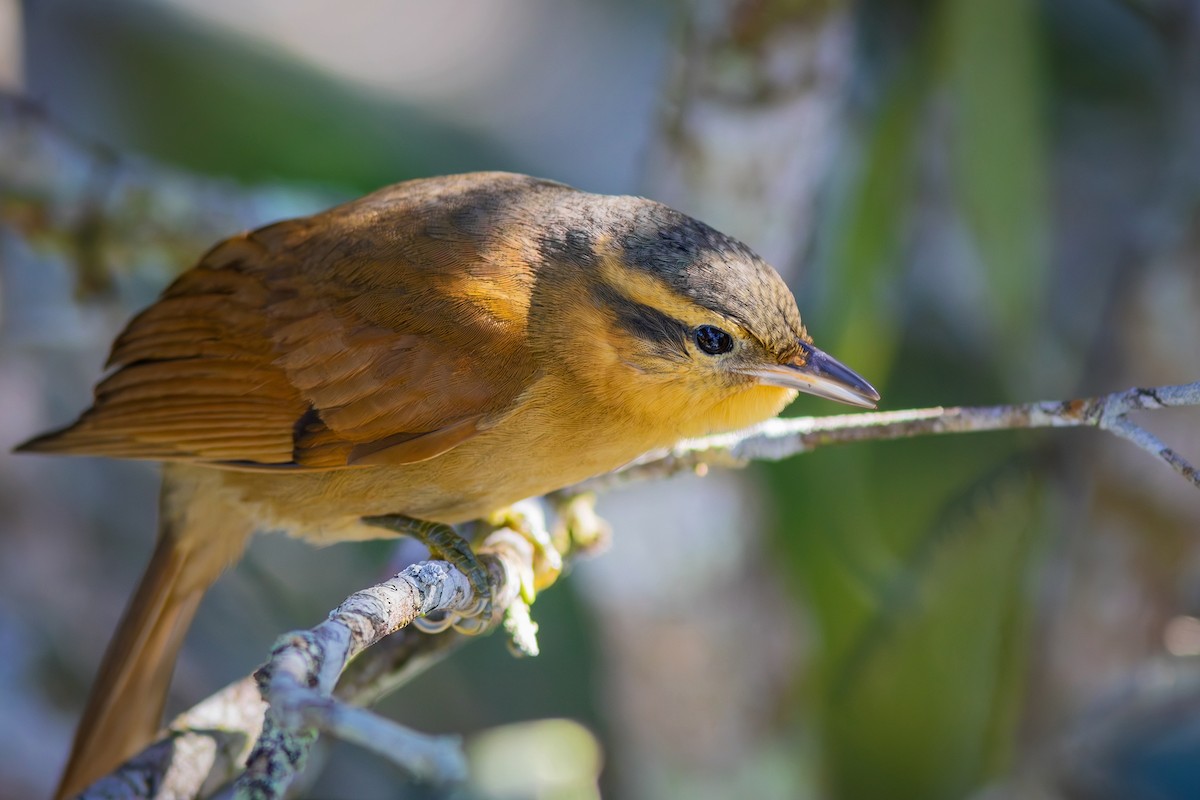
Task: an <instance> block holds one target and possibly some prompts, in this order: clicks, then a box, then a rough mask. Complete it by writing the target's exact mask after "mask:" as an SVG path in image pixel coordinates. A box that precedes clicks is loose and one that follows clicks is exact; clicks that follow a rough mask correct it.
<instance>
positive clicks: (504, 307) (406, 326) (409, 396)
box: [22, 178, 539, 470]
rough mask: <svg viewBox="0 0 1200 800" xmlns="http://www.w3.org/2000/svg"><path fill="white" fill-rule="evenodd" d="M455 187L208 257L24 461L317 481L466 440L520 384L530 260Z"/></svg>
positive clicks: (268, 234)
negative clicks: (131, 462)
mask: <svg viewBox="0 0 1200 800" xmlns="http://www.w3.org/2000/svg"><path fill="white" fill-rule="evenodd" d="M457 181H458V184H459V185H457V188H456V185H455V180H450V181H446V180H439V181H425V182H413V183H409V184H400V185H399V186H396V187H391V188H390V189H388V190H384V191H383V192H380V193H377V194H376V195H369V196H368V197H366V198H363V199H362V200H359V201H356V202H355V203H351V204H347V205H345V206H341V207H339V208H336V209H332V210H331V211H329V212H325V213H324V214H321V215H317V216H314V217H309V218H305V219H300V220H293V221H289V222H284V223H279V224H276V225H272V226H269V227H267V228H263V229H261V230H259V231H256V232H253V233H250V234H247V235H244V236H240V237H235V238H233V239H230V240H228V241H226V242H224V243H222V244H221V245H218V246H217V247H216V248H214V249H213V250H212V251H211V252H210V253H209V254H208V255H206V256H205V258H204V259H203V260H202V261H201V263H200V264H199V265H198V266H196V267H195V268H193V269H192V270H190V271H188V272H187V273H185V274H184V275H182V276H181V277H180V278H179V279H178V280H177V281H176V282H175V283H174V284H172V285H171V286H170V287H169V288H168V289H167V290H166V291H165V292H164V293H163V296H162V298H161V299H160V300H159V301H158V302H157V303H155V304H154V305H153V306H151V307H150V308H148V309H146V310H145V311H144V312H142V313H141V314H140V315H138V316H137V317H136V318H134V320H133V321H132V322H130V324H129V326H128V327H127V328H126V329H125V331H124V332H123V333H122V334H121V335H120V337H119V338H118V339H117V341H116V343H115V344H114V346H113V352H112V356H111V357H110V360H109V364H110V366H113V367H116V368H117V369H116V371H115V372H114V373H113V374H112V375H110V376H109V377H108V378H106V379H105V380H104V381H102V382H101V383H100V384H99V385H98V386H97V387H96V399H95V403H94V405H93V406H92V408H90V409H89V410H88V411H86V412H84V414H83V415H82V416H81V417H80V419H79V420H78V421H77V422H76V423H75V424H74V425H72V426H70V427H68V428H65V429H63V430H61V431H57V432H54V433H51V434H47V435H45V436H43V437H39V438H38V439H35V440H33V441H31V442H29V443H27V444H26V445H23V446H22V449H25V450H35V451H41V452H60V453H77V454H89V455H105V456H115V457H121V458H149V459H158V460H178V461H194V462H209V463H213V464H216V465H219V466H227V467H231V468H245V469H263V468H267V469H270V468H286V469H318V470H319V469H337V468H344V467H348V466H357V465H365V464H379V463H408V462H412V461H419V460H423V459H426V458H432V457H433V456H436V455H438V454H439V453H441V452H444V451H445V450H447V449H449V448H451V447H454V446H457V445H458V444H460V443H462V442H463V441H466V440H467V439H469V438H470V437H471V436H474V435H475V434H476V433H477V432H479V431H480V430H482V429H485V428H486V427H487V426H488V425H489V424H490V422H491V421H493V420H494V419H496V418H498V417H499V416H501V415H503V414H504V413H505V412H506V411H507V410H508V408H509V407H510V405H511V403H512V402H513V400H514V399H515V398H516V397H517V396H518V395H519V394H520V392H521V391H523V390H524V389H525V388H526V386H527V385H528V383H529V380H530V379H531V378H532V376H533V373H534V365H533V361H532V357H531V355H530V353H529V350H528V348H527V347H526V343H525V337H524V334H525V314H526V313H527V310H528V306H529V292H530V287H531V282H532V278H531V268H530V263H531V260H532V259H534V258H537V257H538V256H537V254H536V252H530V251H528V250H526V249H525V248H524V246H522V245H516V244H514V243H512V242H510V241H507V240H505V239H504V238H503V237H502V236H500V235H499V234H498V228H497V226H495V225H488V224H486V221H484V222H483V223H481V221H480V216H479V213H478V208H477V205H478V202H479V198H478V197H476V196H474V195H472V193H471V191H470V190H471V188H472V187H471V185H470V183H469V181H467V180H465V179H461V178H460V179H457ZM514 183H520V182H518V181H516V180H515V179H514ZM522 185H524V184H522ZM529 185H530V186H531V187H534V186H538V185H539V184H532V183H531V182H530V183H529ZM517 188H520V187H519V186H518V187H517Z"/></svg>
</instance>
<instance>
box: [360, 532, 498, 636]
mask: <svg viewBox="0 0 1200 800" xmlns="http://www.w3.org/2000/svg"><path fill="white" fill-rule="evenodd" d="M363 521H364V522H366V523H367V524H368V525H374V526H376V527H379V528H386V529H388V530H390V531H395V532H396V533H400V534H403V535H405V536H411V537H413V538H414V539H416V540H418V541H420V542H421V543H422V544H424V545H425V546H426V547H428V548H429V554H430V556H432V557H433V558H435V559H440V560H442V561H446V562H448V563H450V564H452V565H453V566H454V567H456V568H457V569H458V570H459V571H460V572H462V574H463V575H465V576H467V581H468V582H470V584H471V590H472V592H473V593H474V594H475V602H474V604H473V605H472V606H471V607H470V608H468V609H466V610H464V611H455V612H445V613H441V614H437V615H429V616H426V617H420V618H418V619H415V620H413V625H414V626H415V627H417V628H418V629H419V630H421V631H424V632H425V633H441V632H442V631H444V630H446V629H448V628H454V629H455V630H457V631H459V632H460V633H467V634H476V633H481V632H483V631H484V630H486V629H487V628H488V627H489V626H490V625H491V622H492V587H491V580H490V578H489V576H488V571H487V569H485V568H484V566H483V564H481V563H480V561H479V557H478V556H476V555H475V551H474V550H472V549H471V543H470V542H468V541H467V540H466V539H465V538H464V537H463V536H462V535H461V534H460V533H459V532H458V531H456V530H454V528H452V527H451V526H449V525H447V524H445V523H442V522H429V521H428V520H422V519H413V518H412V517H406V516H403V515H401V514H387V515H384V516H378V517H364V518H363Z"/></svg>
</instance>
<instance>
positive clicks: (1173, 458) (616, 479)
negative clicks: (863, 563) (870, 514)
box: [562, 381, 1200, 495]
mask: <svg viewBox="0 0 1200 800" xmlns="http://www.w3.org/2000/svg"><path fill="white" fill-rule="evenodd" d="M1198 405H1200V381H1197V382H1196V383H1188V384H1182V385H1179V386H1161V387H1157V388H1152V389H1140V388H1138V389H1129V390H1126V391H1123V392H1114V393H1112V394H1107V395H1100V396H1098V397H1089V398H1085V399H1081V400H1066V401H1044V402H1040V403H1018V404H1015V405H1003V406H973V407H962V408H940V407H938V408H922V409H913V410H908V411H882V412H871V413H865V414H843V415H838V416H830V417H795V418H789V419H773V420H769V421H768V422H765V423H763V424H762V425H757V426H755V427H753V428H748V429H746V430H744V431H737V432H735V433H730V434H722V435H718V436H708V437H705V438H703V439H693V440H690V441H685V442H681V443H680V444H679V445H677V446H676V447H674V448H671V449H670V450H660V451H655V452H652V453H647V454H646V455H645V456H643V457H642V458H641V459H639V460H637V461H635V462H634V463H633V464H631V465H629V466H627V467H625V468H624V469H621V470H618V471H616V472H610V473H608V474H606V475H601V476H598V477H596V478H593V479H591V480H588V481H584V482H583V483H580V484H578V485H577V486H574V487H571V488H569V489H566V490H563V492H562V493H563V494H567V495H569V494H575V493H578V492H582V491H593V492H598V491H605V490H607V489H610V488H613V487H614V486H617V485H622V484H626V483H633V482H639V481H646V480H658V479H661V478H664V477H668V476H670V475H676V474H679V473H683V472H697V471H699V472H703V471H705V470H706V469H708V468H709V467H742V466H745V465H746V464H749V463H750V462H752V461H780V460H782V459H785V458H791V457H792V456H796V455H800V454H801V453H807V452H810V451H812V450H815V449H817V448H818V447H825V446H827V445H833V444H845V443H848V442H865V441H882V440H889V439H904V438H910V437H913V436H925V435H930V434H940V433H972V432H980V431H999V430H1014V429H1020V428H1074V427H1094V428H1100V429H1101V430H1106V431H1109V432H1110V433H1113V434H1115V435H1117V436H1120V437H1122V438H1124V439H1127V440H1129V441H1131V442H1133V443H1134V444H1136V445H1138V446H1139V447H1141V448H1142V449H1143V450H1145V451H1146V452H1148V453H1151V454H1152V455H1154V456H1156V457H1158V458H1160V459H1162V460H1163V461H1164V462H1166V463H1167V464H1168V465H1170V466H1171V467H1172V468H1173V469H1174V470H1175V471H1176V472H1178V473H1179V474H1180V475H1182V476H1183V477H1184V478H1185V479H1186V480H1188V481H1190V482H1191V483H1192V484H1193V485H1195V486H1197V487H1198V488H1200V475H1198V474H1197V471H1196V468H1195V467H1194V466H1192V465H1191V464H1190V463H1189V462H1188V461H1187V460H1186V459H1185V458H1183V456H1181V455H1179V454H1178V453H1177V452H1175V451H1174V450H1172V449H1171V448H1169V447H1167V446H1166V445H1165V444H1163V443H1162V442H1161V441H1159V440H1158V439H1157V438H1155V437H1154V436H1153V435H1152V434H1150V433H1149V432H1148V431H1146V430H1144V429H1143V428H1141V427H1139V426H1138V425H1136V424H1134V423H1133V422H1132V421H1131V420H1130V419H1129V418H1128V416H1127V415H1128V414H1129V413H1131V412H1134V411H1143V410H1153V409H1159V408H1172V407H1184V406H1198Z"/></svg>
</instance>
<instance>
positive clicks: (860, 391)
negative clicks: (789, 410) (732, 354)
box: [745, 342, 879, 408]
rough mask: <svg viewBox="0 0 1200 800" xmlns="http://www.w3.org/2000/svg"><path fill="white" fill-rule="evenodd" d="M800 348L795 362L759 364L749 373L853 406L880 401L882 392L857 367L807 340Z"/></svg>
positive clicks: (767, 381)
mask: <svg viewBox="0 0 1200 800" xmlns="http://www.w3.org/2000/svg"><path fill="white" fill-rule="evenodd" d="M800 349H801V353H800V355H798V356H797V357H796V358H795V360H794V361H792V362H791V363H788V364H778V365H776V364H771V365H768V366H756V367H753V368H751V369H747V370H745V374H747V375H752V376H753V377H755V378H758V380H759V381H761V382H762V383H765V384H768V385H770V386H783V387H785V388H788V389H799V390H800V391H802V392H805V393H806V394H812V395H816V396H817V397H824V398H825V399H826V400H836V401H838V402H839V403H847V404H849V405H852V406H860V407H862V408H874V407H875V404H876V403H878V402H879V392H877V391H875V387H873V386H872V385H871V384H869V383H867V382H866V381H865V380H863V379H862V377H860V376H859V375H858V374H857V373H856V372H854V370H852V369H850V368H849V367H847V366H845V365H843V364H842V363H841V362H840V361H838V360H837V359H835V358H832V357H831V356H827V355H826V354H825V353H823V352H821V351H820V350H818V349H817V348H815V347H813V346H812V345H810V344H807V343H805V342H801V343H800Z"/></svg>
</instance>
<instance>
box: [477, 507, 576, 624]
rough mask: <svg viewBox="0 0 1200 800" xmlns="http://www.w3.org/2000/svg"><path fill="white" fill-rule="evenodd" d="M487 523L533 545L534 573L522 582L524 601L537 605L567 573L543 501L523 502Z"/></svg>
mask: <svg viewBox="0 0 1200 800" xmlns="http://www.w3.org/2000/svg"><path fill="white" fill-rule="evenodd" d="M487 522H488V524H489V525H490V526H492V527H493V528H508V529H509V530H512V531H514V532H516V533H518V534H520V535H521V536H522V537H524V538H525V539H526V540H527V541H528V542H529V544H530V545H532V546H533V571H532V573H531V574H529V575H527V576H522V579H521V599H522V600H524V601H525V603H527V604H531V603H533V601H534V598H535V597H537V593H538V592H539V591H541V590H542V589H545V588H546V587H548V586H550V585H551V584H553V583H554V582H555V581H557V580H558V578H559V577H560V576H561V575H562V572H563V557H562V550H560V549H559V543H557V542H555V541H554V537H553V536H552V535H551V534H550V528H549V526H548V525H547V524H546V512H545V506H543V504H542V502H541V501H540V500H522V501H521V502H520V503H514V504H513V505H511V506H509V507H508V508H504V509H501V510H500V511H497V512H496V513H494V514H492V515H491V516H490V517H489V518H488V520H487Z"/></svg>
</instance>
